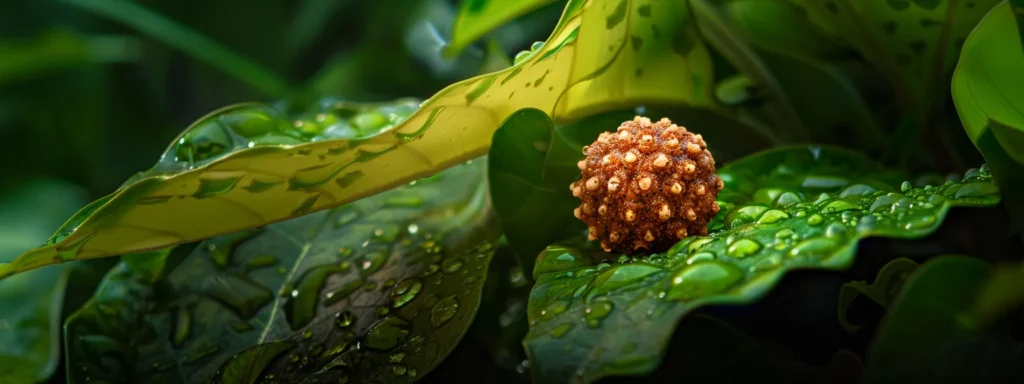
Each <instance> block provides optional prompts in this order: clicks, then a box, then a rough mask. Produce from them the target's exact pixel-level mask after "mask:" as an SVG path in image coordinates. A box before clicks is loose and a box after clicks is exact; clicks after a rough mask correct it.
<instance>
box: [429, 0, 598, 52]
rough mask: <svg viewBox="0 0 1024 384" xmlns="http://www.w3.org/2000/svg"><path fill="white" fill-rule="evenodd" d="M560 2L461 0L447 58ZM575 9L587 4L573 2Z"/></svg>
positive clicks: (538, 0)
mask: <svg viewBox="0 0 1024 384" xmlns="http://www.w3.org/2000/svg"><path fill="white" fill-rule="evenodd" d="M557 1H558V0H519V1H502V0H460V2H459V15H458V16H456V17H455V25H454V26H452V41H451V43H450V44H449V45H448V47H447V48H446V51H447V54H449V55H454V54H458V53H459V52H462V50H463V49H466V47H468V46H469V45H470V44H473V43H474V42H476V41H477V40H479V39H480V38H481V37H483V36H484V35H486V34H487V33H489V32H491V31H493V30H494V29H495V28H498V27H499V26H501V25H502V24H505V23H507V22H509V21H511V20H513V19H515V18H517V17H519V16H522V15H524V14H526V13H528V12H530V11H533V10H536V9H538V8H540V7H543V6H545V5H548V4H551V3H555V2H557ZM570 3H572V4H571V7H576V8H578V7H580V6H582V5H583V3H584V2H583V1H580V0H573V1H571V2H570Z"/></svg>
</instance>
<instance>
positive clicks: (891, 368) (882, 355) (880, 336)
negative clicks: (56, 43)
mask: <svg viewBox="0 0 1024 384" xmlns="http://www.w3.org/2000/svg"><path fill="white" fill-rule="evenodd" d="M991 269H992V268H991V267H990V266H989V265H988V264H986V263H985V262H984V261H981V260H978V259H973V258H968V257H950V256H947V257H939V258H936V259H933V260H929V261H928V262H926V263H924V264H923V265H922V266H921V268H920V269H918V270H917V271H916V272H914V274H913V275H911V276H910V279H909V280H907V282H906V283H905V284H904V285H903V290H902V292H900V295H899V297H898V298H897V299H896V301H895V302H894V303H893V305H892V307H891V308H890V309H889V312H888V313H886V315H885V319H883V322H882V326H881V327H880V328H879V330H878V333H877V334H876V336H875V340H874V342H873V344H872V346H871V352H870V354H869V358H868V378H869V379H871V380H872V381H873V382H876V381H878V380H885V378H893V377H901V375H905V374H907V373H908V372H907V370H917V369H919V368H920V367H915V366H916V365H917V364H907V365H902V364H901V363H905V362H908V361H911V362H912V361H914V359H917V358H920V357H921V356H922V355H926V354H928V353H930V352H932V351H934V350H936V349H941V348H943V347H945V346H946V345H948V344H954V343H957V342H963V341H967V340H970V339H973V338H975V337H977V336H979V335H981V333H982V332H983V331H984V329H982V328H980V327H979V325H978V324H977V323H976V322H974V321H972V319H971V318H970V317H969V313H968V311H969V310H970V309H971V308H972V306H973V304H974V299H975V297H976V296H975V295H976V293H977V290H978V287H979V286H980V285H981V284H982V283H983V282H984V281H985V280H986V279H987V278H988V277H989V275H990V274H991ZM883 382H888V381H883Z"/></svg>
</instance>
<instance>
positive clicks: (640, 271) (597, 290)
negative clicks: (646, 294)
mask: <svg viewBox="0 0 1024 384" xmlns="http://www.w3.org/2000/svg"><path fill="white" fill-rule="evenodd" d="M662 271H663V270H662V269H661V268H658V267H654V266H651V265H646V264H626V265H620V266H616V267H612V268H608V269H607V270H605V271H602V272H601V273H600V274H598V275H597V277H596V278H594V290H593V291H591V293H590V294H591V296H597V295H600V294H603V293H607V292H611V291H616V290H623V289H628V288H630V286H633V285H636V284H637V283H640V282H641V281H643V280H644V278H646V277H647V276H650V275H651V274H653V273H657V272H662Z"/></svg>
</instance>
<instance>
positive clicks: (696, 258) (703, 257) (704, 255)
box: [686, 252, 715, 264]
mask: <svg viewBox="0 0 1024 384" xmlns="http://www.w3.org/2000/svg"><path fill="white" fill-rule="evenodd" d="M714 259H715V254H714V253H711V252H700V253H697V254H694V255H693V256H690V258H689V259H686V264H694V263H699V262H701V261H708V260H714Z"/></svg>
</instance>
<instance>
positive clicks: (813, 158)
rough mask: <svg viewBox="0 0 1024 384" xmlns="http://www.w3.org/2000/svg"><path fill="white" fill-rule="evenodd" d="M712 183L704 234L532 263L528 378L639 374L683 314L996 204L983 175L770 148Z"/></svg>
mask: <svg viewBox="0 0 1024 384" xmlns="http://www.w3.org/2000/svg"><path fill="white" fill-rule="evenodd" d="M719 176H720V177H721V178H722V180H723V181H724V182H725V189H723V190H722V192H721V193H720V194H719V196H718V200H719V204H720V205H721V206H722V210H721V212H720V213H719V215H718V216H716V217H715V219H714V220H712V222H711V223H709V235H708V236H705V237H690V238H687V239H685V240H684V241H682V242H680V243H679V244H677V245H676V246H674V247H673V248H672V249H670V250H669V251H667V252H665V253H661V254H654V255H649V256H633V257H630V256H625V255H622V256H619V255H613V254H608V253H604V252H602V251H600V248H598V247H597V246H596V245H594V244H592V242H585V241H584V239H585V238H586V237H585V234H583V233H580V234H579V235H577V236H576V237H574V238H572V239H569V240H567V241H565V242H564V243H562V244H559V245H553V246H551V247H548V248H547V250H546V251H545V252H544V253H542V254H541V256H540V257H539V258H538V261H537V266H536V268H535V270H534V277H535V279H536V280H537V284H536V285H535V286H534V289H533V292H532V293H531V297H530V304H529V318H530V323H531V327H530V333H529V335H528V336H527V339H526V341H525V343H526V346H527V350H528V352H529V353H530V356H531V362H532V364H533V367H534V369H535V377H537V378H542V379H543V380H545V381H551V382H567V381H583V382H590V381H593V380H596V379H598V378H601V377H604V376H608V375H639V374H646V373H649V372H651V371H652V370H654V369H655V368H656V367H657V366H658V364H659V362H660V360H661V357H662V353H663V351H664V350H665V347H666V343H667V342H668V340H669V339H670V338H671V335H672V332H673V330H674V328H675V326H676V323H677V322H678V321H679V319H680V318H681V317H682V316H684V315H685V314H686V313H687V312H689V311H690V310H692V309H693V308H696V307H698V306H701V305H706V304H743V303H748V302H752V301H754V300H757V299H759V298H760V297H762V296H763V295H765V294H766V293H767V292H768V291H769V290H770V289H771V288H772V287H773V286H774V285H775V284H776V283H777V282H778V281H779V280H780V279H781V278H782V276H783V275H784V274H785V273H786V272H787V271H790V270H794V269H806V268H822V269H842V268H846V267H848V266H849V265H850V264H851V263H852V262H853V257H854V255H855V253H856V249H857V242H858V240H860V239H861V238H864V237H868V236H885V237H894V238H917V237H921V236H925V235H927V234H929V233H932V232H933V231H934V230H935V229H936V228H937V227H938V226H939V225H940V224H941V223H942V220H943V218H944V216H945V214H946V211H947V210H948V209H949V208H950V207H953V206H992V205H995V204H996V203H998V202H999V193H998V191H999V190H998V188H997V187H996V186H995V185H994V184H993V183H992V182H991V175H989V174H988V172H987V170H986V169H985V168H983V169H982V170H972V171H970V172H968V173H967V174H966V175H965V177H964V179H963V180H962V181H960V182H953V181H950V182H948V183H946V184H944V185H941V186H923V187H912V186H911V185H910V183H909V182H903V183H900V182H899V180H901V179H902V178H901V177H900V176H901V175H899V174H896V173H893V172H889V171H886V170H884V169H881V168H880V167H879V166H878V165H876V164H875V163H874V162H872V161H871V160H870V159H867V158H865V157H863V156H861V155H859V154H856V153H853V152H848V151H845V150H840V149H835V148H820V147H810V148H786V149H778V150H772V151H769V152H765V153H762V154H758V155H754V156H751V157H747V158H744V159H741V160H739V161H736V162H733V163H730V164H728V165H726V166H725V167H723V168H722V169H720V170H719ZM566 193H568V191H567V192H566ZM623 329H629V330H630V331H629V332H623V331H622V330H623Z"/></svg>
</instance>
